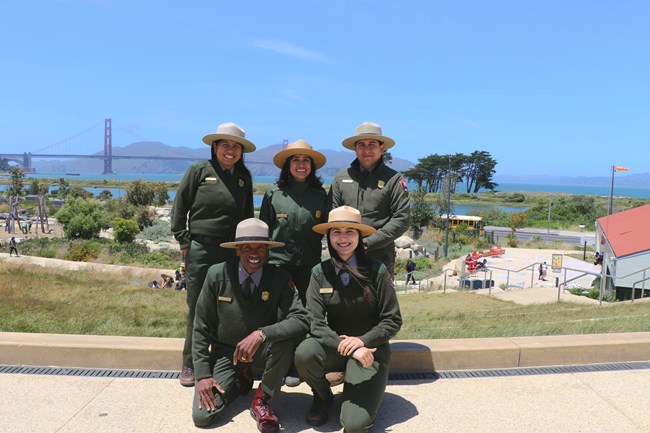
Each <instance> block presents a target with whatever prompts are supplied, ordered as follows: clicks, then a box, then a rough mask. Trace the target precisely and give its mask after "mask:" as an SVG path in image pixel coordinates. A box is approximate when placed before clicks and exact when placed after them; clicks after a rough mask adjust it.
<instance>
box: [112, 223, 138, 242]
mask: <svg viewBox="0 0 650 433" xmlns="http://www.w3.org/2000/svg"><path fill="white" fill-rule="evenodd" d="M139 233H140V228H139V227H138V223H136V222H135V221H133V220H125V219H123V218H115V219H114V220H113V235H114V236H115V240H116V241H117V242H118V243H120V244H128V243H131V242H133V241H134V240H135V237H136V236H137V235H138V234H139Z"/></svg>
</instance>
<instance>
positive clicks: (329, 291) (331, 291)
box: [320, 287, 334, 294]
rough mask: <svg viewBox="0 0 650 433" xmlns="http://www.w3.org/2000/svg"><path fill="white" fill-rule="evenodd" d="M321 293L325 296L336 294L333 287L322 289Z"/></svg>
mask: <svg viewBox="0 0 650 433" xmlns="http://www.w3.org/2000/svg"><path fill="white" fill-rule="evenodd" d="M320 293H325V294H331V293H334V288H333V287H321V288H320Z"/></svg>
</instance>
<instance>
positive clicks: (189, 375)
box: [179, 364, 194, 386]
mask: <svg viewBox="0 0 650 433" xmlns="http://www.w3.org/2000/svg"><path fill="white" fill-rule="evenodd" d="M179 380H180V382H181V385H183V386H194V369H193V368H190V367H188V366H187V365H185V364H183V368H181V375H180V377H179Z"/></svg>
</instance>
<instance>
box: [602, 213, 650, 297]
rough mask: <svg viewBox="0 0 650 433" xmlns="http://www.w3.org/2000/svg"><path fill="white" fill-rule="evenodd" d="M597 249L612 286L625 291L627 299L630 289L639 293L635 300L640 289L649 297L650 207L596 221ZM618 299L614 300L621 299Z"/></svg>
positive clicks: (618, 295) (618, 294)
mask: <svg viewBox="0 0 650 433" xmlns="http://www.w3.org/2000/svg"><path fill="white" fill-rule="evenodd" d="M596 249H597V250H598V251H600V252H601V253H602V254H604V258H603V266H606V270H607V274H608V275H611V276H612V277H613V278H612V280H613V286H615V287H616V288H627V289H628V290H626V292H627V296H625V297H626V298H628V299H629V298H630V296H629V294H630V293H631V288H632V286H634V287H635V288H636V289H638V290H637V296H636V297H640V294H639V292H640V289H641V288H645V289H646V294H645V296H650V204H647V205H644V206H639V207H636V208H633V209H629V210H626V211H623V212H619V213H616V214H612V215H609V216H605V217H602V218H599V219H598V220H597V221H596ZM644 280H645V281H644ZM608 283H609V282H608ZM635 283H636V285H635ZM608 285H609V284H608ZM610 287H611V285H610ZM620 295H621V294H620V293H617V298H619V299H623V297H622V296H620Z"/></svg>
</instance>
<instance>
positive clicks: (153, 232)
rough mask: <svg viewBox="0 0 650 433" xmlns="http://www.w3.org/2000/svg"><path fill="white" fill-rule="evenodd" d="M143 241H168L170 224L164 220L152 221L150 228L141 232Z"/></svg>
mask: <svg viewBox="0 0 650 433" xmlns="http://www.w3.org/2000/svg"><path fill="white" fill-rule="evenodd" d="M143 234H144V237H145V239H149V240H150V241H154V242H163V241H169V240H170V234H171V224H169V222H167V221H164V220H160V219H157V220H154V222H153V224H151V226H150V227H146V228H145V229H144V231H143Z"/></svg>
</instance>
